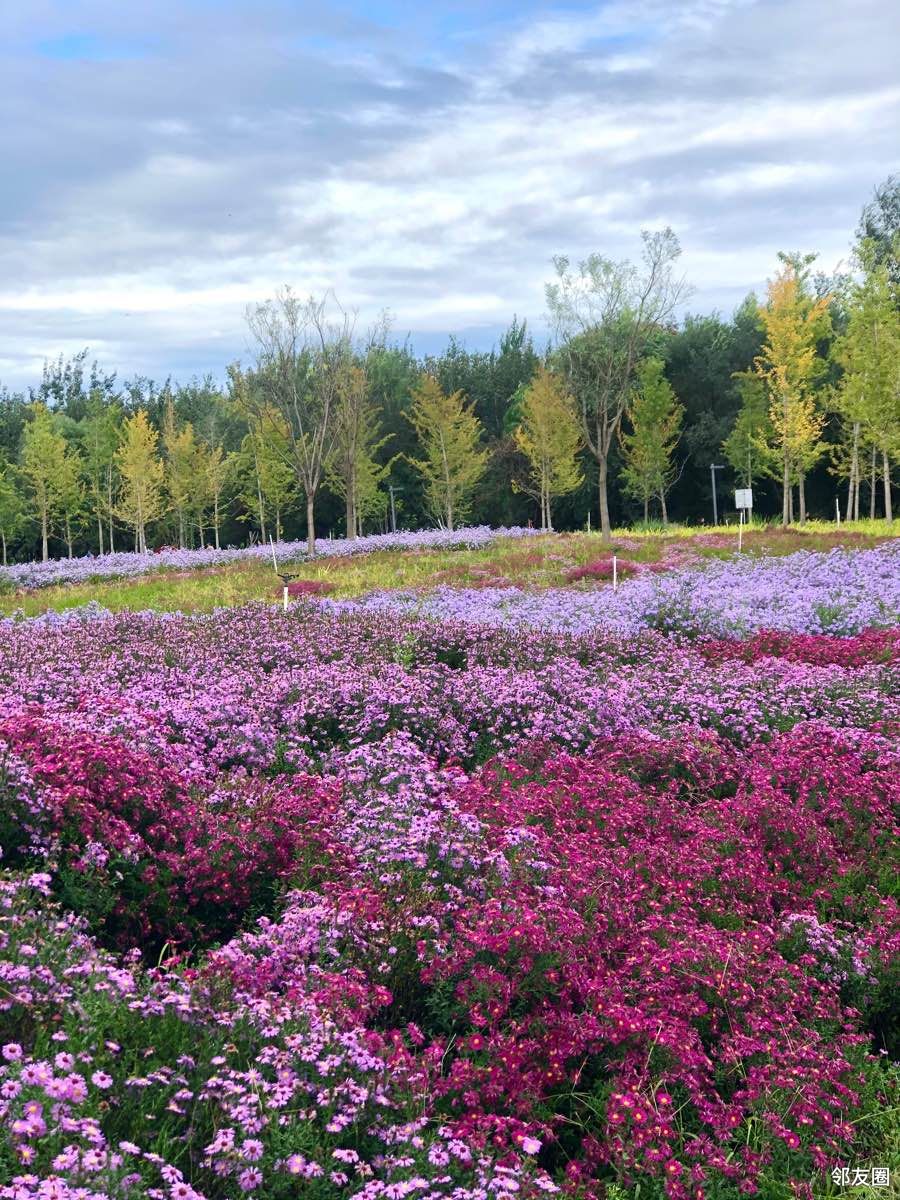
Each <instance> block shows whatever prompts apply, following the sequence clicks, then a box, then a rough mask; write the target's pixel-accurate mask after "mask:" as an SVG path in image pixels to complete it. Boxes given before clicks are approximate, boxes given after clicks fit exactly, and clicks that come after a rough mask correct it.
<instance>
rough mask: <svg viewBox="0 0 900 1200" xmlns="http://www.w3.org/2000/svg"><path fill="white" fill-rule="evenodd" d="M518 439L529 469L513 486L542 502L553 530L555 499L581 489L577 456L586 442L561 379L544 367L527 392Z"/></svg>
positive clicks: (544, 523)
mask: <svg viewBox="0 0 900 1200" xmlns="http://www.w3.org/2000/svg"><path fill="white" fill-rule="evenodd" d="M513 437H514V438H515V442H516V445H517V446H518V447H519V449H520V450H521V451H522V453H523V454H524V455H525V457H526V458H527V459H528V466H529V472H528V479H527V481H521V480H515V481H514V482H513V488H514V489H515V490H516V491H521V492H524V493H525V494H526V495H527V496H533V497H534V498H535V500H537V501H538V502H539V503H540V506H541V529H552V528H553V523H552V517H551V511H550V507H551V502H552V500H553V497H554V496H565V495H568V494H569V492H574V491H575V490H576V488H578V487H580V486H581V482H582V479H583V475H582V472H581V467H580V465H579V462H578V452H579V451H580V450H581V448H582V446H583V444H584V443H583V440H582V436H581V422H580V418H579V414H578V413H577V412H576V410H575V406H574V404H573V403H572V399H571V397H570V396H569V393H568V392H567V391H566V388H565V385H564V384H563V382H562V380H561V379H560V378H559V376H558V375H555V374H554V373H553V372H552V371H549V370H548V369H547V368H546V367H543V366H542V367H539V368H538V372H537V374H536V375H535V377H534V379H532V381H531V383H529V385H528V387H527V388H525V391H524V394H523V397H522V401H521V404H520V406H519V424H518V425H517V426H516V428H515V430H514V432H513Z"/></svg>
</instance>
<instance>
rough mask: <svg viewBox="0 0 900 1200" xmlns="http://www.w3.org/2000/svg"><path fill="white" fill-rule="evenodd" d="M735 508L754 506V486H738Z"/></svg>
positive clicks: (735, 494) (735, 495)
mask: <svg viewBox="0 0 900 1200" xmlns="http://www.w3.org/2000/svg"><path fill="white" fill-rule="evenodd" d="M734 507H735V508H752V507H753V488H738V489H737V490H736V491H735V493H734Z"/></svg>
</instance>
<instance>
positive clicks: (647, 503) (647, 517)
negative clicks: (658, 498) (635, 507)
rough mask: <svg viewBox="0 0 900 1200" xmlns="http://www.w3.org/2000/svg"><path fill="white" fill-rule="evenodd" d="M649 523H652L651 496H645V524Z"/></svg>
mask: <svg viewBox="0 0 900 1200" xmlns="http://www.w3.org/2000/svg"><path fill="white" fill-rule="evenodd" d="M649 523H650V497H649V496H645V497H644V524H645V525H649Z"/></svg>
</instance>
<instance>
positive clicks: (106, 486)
mask: <svg viewBox="0 0 900 1200" xmlns="http://www.w3.org/2000/svg"><path fill="white" fill-rule="evenodd" d="M121 423H122V410H121V407H120V406H119V403H118V401H107V400H106V399H104V397H103V396H102V395H101V394H100V393H99V392H97V391H92V392H91V393H90V395H89V396H88V400H87V406H86V410H85V415H84V417H83V418H82V419H81V421H80V422H79V425H80V430H79V432H80V435H81V445H82V450H83V454H84V467H83V470H84V478H85V481H86V484H87V494H88V497H89V498H90V504H91V508H92V509H93V519H94V520H95V521H96V523H97V543H98V547H99V550H100V553H101V554H103V553H104V549H105V542H104V526H106V528H107V530H108V533H109V550H110V553H112V552H113V550H114V549H115V538H114V533H113V519H114V511H115V502H114V496H115V489H116V479H115V454H116V450H117V448H118V445H119V435H120V428H121Z"/></svg>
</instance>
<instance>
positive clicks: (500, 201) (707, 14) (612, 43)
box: [0, 0, 900, 382]
mask: <svg viewBox="0 0 900 1200" xmlns="http://www.w3.org/2000/svg"><path fill="white" fill-rule="evenodd" d="M152 8H153V10H154V11H156V6H152ZM237 8H238V10H241V5H238V6H237ZM107 11H108V12H109V13H112V12H113V11H114V10H113V9H112V8H109V9H108V10H107ZM173 11H174V10H173ZM187 12H188V9H183V10H181V12H180V14H179V21H180V23H179V22H175V23H174V24H172V23H171V22H169V23H167V22H166V21H163V22H162V34H161V36H163V35H165V36H166V37H170V38H172V39H175V40H173V41H171V43H170V44H169V48H168V49H166V44H165V42H164V44H163V47H162V49H161V50H160V51H159V52H158V54H157V55H156V56H155V57H154V58H152V59H148V60H147V61H146V62H140V61H138V62H129V63H128V64H127V66H126V67H125V68H124V69H122V70H118V69H117V68H116V65H115V64H113V65H112V66H110V68H109V70H108V72H107V74H106V75H104V76H103V78H102V79H100V78H99V77H97V76H95V75H93V74H91V73H85V72H81V73H79V74H77V75H73V74H71V73H70V72H68V70H67V66H66V64H65V63H52V62H51V63H47V62H44V63H40V62H38V61H37V60H34V61H25V65H24V66H23V65H22V62H21V61H19V59H21V57H22V56H21V51H19V59H17V60H16V62H15V63H12V60H10V62H9V63H8V65H9V66H10V70H12V71H14V72H15V71H18V72H19V74H18V75H15V74H14V75H13V77H11V78H10V80H9V83H8V88H7V91H8V94H10V95H12V96H18V95H28V94H30V95H34V94H41V95H43V96H44V97H45V99H44V103H43V106H35V105H34V104H33V103H31V104H29V105H28V106H25V105H24V104H23V105H22V107H21V108H20V109H18V111H17V112H16V113H14V114H13V118H12V119H11V120H10V121H9V122H8V124H7V126H6V129H5V131H4V130H2V129H0V141H4V140H5V143H6V145H5V150H6V154H5V161H7V162H8V163H9V164H10V171H9V181H10V182H9V186H8V187H7V188H6V189H5V193H4V195H3V197H0V218H3V220H2V223H0V229H3V228H5V229H6V230H7V231H8V232H7V233H5V234H4V233H0V313H2V319H0V372H2V376H3V378H4V379H5V380H6V381H12V382H17V381H20V380H24V379H25V378H26V377H27V376H28V375H29V374H30V373H31V372H33V369H34V363H35V361H36V360H37V359H39V358H40V357H42V356H44V355H47V356H53V355H55V354H56V353H58V351H59V349H60V348H70V347H75V346H79V345H83V344H85V343H90V344H92V345H93V347H94V348H95V349H97V348H99V347H103V349H104V352H105V353H108V354H109V355H110V356H113V357H112V358H111V361H110V365H117V366H121V367H122V368H123V369H124V370H125V371H126V372H127V371H128V370H129V369H131V368H133V367H135V366H137V365H140V366H141V369H144V370H146V369H151V368H152V369H154V370H156V372H157V373H159V374H165V373H167V371H168V368H169V364H170V363H171V362H172V361H174V362H177V363H180V364H183V363H185V362H191V363H192V365H194V366H195V367H196V368H197V369H198V370H202V369H207V368H208V369H214V370H217V371H220V370H221V369H222V366H223V364H224V361H225V360H226V359H227V357H228V356H229V355H230V354H239V353H241V351H242V349H243V347H244V344H245V340H246V338H245V333H244V328H243V312H244V308H245V305H246V303H247V302H248V301H252V300H254V299H261V298H263V297H264V296H266V295H267V294H269V293H271V291H272V290H273V289H274V288H275V287H276V286H278V285H279V284H280V283H283V282H290V283H292V284H293V285H294V286H295V287H296V288H297V289H298V290H299V291H300V292H308V291H320V290H323V289H324V288H326V287H328V286H332V285H333V286H334V287H335V288H336V289H337V291H338V294H339V295H340V296H341V298H342V300H343V301H344V302H345V303H347V304H349V305H351V306H358V307H359V309H360V318H361V321H362V322H363V323H365V322H366V321H368V320H369V319H370V318H371V317H373V316H374V314H375V313H376V312H377V311H378V310H380V309H381V308H383V307H388V308H390V309H391V310H392V311H394V312H395V313H396V314H397V319H398V325H399V326H400V327H401V328H403V329H404V330H405V329H407V328H409V329H411V330H412V331H413V334H415V332H416V331H417V330H420V331H422V332H428V333H434V332H436V331H440V330H447V331H448V332H449V331H450V330H457V331H458V330H464V329H466V328H467V327H471V328H475V327H488V326H497V325H502V324H504V323H505V322H506V320H507V319H508V318H509V317H511V315H512V313H513V312H517V313H518V314H519V315H520V316H522V315H525V316H528V317H529V318H531V319H532V320H533V321H537V322H538V323H539V322H540V319H541V316H542V312H543V289H542V282H543V280H544V279H546V278H547V277H548V275H549V273H550V266H549V260H550V257H551V255H552V254H554V253H559V252H565V253H568V254H570V255H571V256H572V257H573V258H577V257H579V256H582V255H584V254H586V253H588V252H590V251H592V250H599V251H601V252H603V253H607V254H609V255H611V256H625V255H633V254H634V253H636V251H637V248H638V247H637V234H638V230H639V229H640V227H641V226H643V225H656V226H658V225H661V224H665V223H671V224H672V225H673V227H674V228H675V229H676V232H678V233H679V234H680V236H681V237H682V240H683V243H684V248H685V253H684V259H683V266H684V270H685V272H686V274H687V275H688V276H689V277H690V278H691V279H692V280H693V282H694V283H695V284H696V285H697V288H698V292H697V295H696V296H695V299H694V301H693V307H694V308H703V307H712V306H713V305H715V304H722V303H723V302H727V303H730V302H731V301H732V300H733V298H734V296H735V295H736V294H737V295H739V294H740V293H742V292H745V291H746V290H749V288H751V287H759V286H760V285H761V283H762V282H763V280H764V278H765V275H766V274H767V273H768V272H769V271H770V270H771V267H772V264H773V263H774V261H775V254H776V251H777V250H779V249H781V248H795V247H796V248H799V247H800V246H801V245H802V246H803V248H809V249H821V250H822V253H823V265H825V266H830V265H832V263H833V260H834V259H836V258H837V257H839V256H840V255H841V254H842V253H844V251H845V248H846V245H847V243H848V241H849V239H850V237H851V235H852V230H853V227H854V225H855V222H856V218H857V215H858V211H859V208H860V206H861V204H862V203H863V202H864V201H865V200H866V199H867V197H868V195H869V193H870V189H871V187H872V186H873V185H874V184H875V183H876V182H878V181H879V180H880V179H882V178H883V177H884V176H886V175H887V174H888V173H889V171H890V170H891V168H892V166H894V165H895V164H894V163H892V162H891V155H892V154H893V153H895V149H896V129H897V128H898V127H900V88H898V87H897V86H896V84H895V82H894V79H895V73H894V66H893V64H894V62H895V60H896V52H897V49H898V40H900V35H898V30H897V27H896V24H893V25H892V24H891V22H890V20H889V19H888V13H887V11H886V8H885V6H884V5H883V4H880V3H879V0H858V3H857V4H856V5H855V6H854V7H853V8H852V10H851V9H849V8H848V9H846V10H844V9H842V10H841V11H840V13H838V12H837V11H836V10H835V11H834V12H832V10H831V9H830V8H825V9H823V8H822V7H821V6H820V5H818V4H817V2H816V0H736V2H729V0H688V2H686V3H684V4H677V5H672V4H670V3H667V2H664V0H637V2H636V3H631V2H628V3H626V2H625V0H619V2H613V3H608V4H603V5H601V4H598V5H597V7H596V8H595V9H593V10H588V11H578V12H574V11H565V10H558V11H557V12H556V13H551V14H550V15H546V14H545V15H543V16H542V17H540V18H538V19H532V20H531V21H529V20H528V19H527V15H523V17H522V19H521V20H520V21H518V22H517V23H516V24H514V25H512V26H503V25H500V24H498V23H494V24H491V25H485V26H484V27H483V29H482V30H481V31H480V33H479V36H478V37H467V38H462V39H459V38H458V39H451V40H446V41H444V42H443V43H441V44H440V45H431V46H429V47H428V48H427V53H426V52H425V51H423V50H422V47H421V45H419V44H417V43H416V42H415V41H414V40H409V39H407V38H405V37H404V36H403V35H400V36H399V37H392V36H390V34H389V33H388V32H387V31H385V30H378V29H375V28H373V27H372V26H371V25H369V26H364V25H360V27H359V28H355V29H354V30H352V31H351V34H347V36H346V38H345V40H344V41H343V42H342V41H341V40H340V37H341V36H343V35H341V34H339V33H335V32H334V31H332V34H331V35H329V37H330V40H328V41H327V43H326V44H325V46H324V47H322V48H319V49H318V50H317V51H316V53H315V54H314V55H311V56H307V57H304V56H303V54H302V53H301V52H300V51H296V53H295V52H294V51H292V50H288V49H287V48H286V47H287V46H288V45H289V39H287V37H286V31H285V30H284V29H282V28H280V27H279V25H278V23H277V20H276V17H278V19H279V20H281V19H283V18H284V13H285V10H284V9H283V8H281V7H280V6H279V7H278V9H277V12H276V9H275V8H272V9H271V11H270V10H269V9H268V8H267V7H266V6H265V5H263V4H259V5H253V6H251V5H250V4H249V0H248V2H247V4H246V7H245V8H243V9H242V10H241V18H242V19H241V20H240V21H238V22H237V23H236V24H233V25H232V26H227V25H226V27H224V28H223V29H222V30H221V31H220V33H219V34H218V35H210V32H209V29H208V28H207V27H206V26H204V25H203V23H202V22H200V23H198V24H196V25H195V26H193V27H192V26H191V25H190V21H189V20H188V17H187V16H186V15H185V13H187ZM133 13H136V14H137V16H136V17H134V19H144V20H149V19H150V16H151V15H152V13H151V9H150V8H148V7H146V6H145V5H142V4H137V5H136V7H135V9H134V10H129V14H133ZM170 15H171V14H170ZM42 19H43V20H49V17H48V16H47V14H46V13H45V14H44V17H43V18H42ZM125 19H126V18H125V16H124V15H123V10H121V9H117V10H115V21H116V22H120V23H121V22H123V21H125ZM299 19H300V17H299V16H298V17H297V20H298V21H299ZM110 20H112V17H110ZM224 20H225V17H223V21H224ZM119 28H120V26H119V25H116V29H119ZM121 31H123V36H124V34H125V33H127V32H128V30H127V28H125V27H124V26H123V27H122V30H120V32H121ZM351 35H352V36H351ZM838 35H839V37H840V45H839V53H837V54H836V53H835V47H834V45H833V44H832V38H833V37H835V36H838ZM20 36H22V35H21V31H20ZM216 36H219V37H220V40H219V41H218V42H217V41H216ZM178 38H181V39H183V40H182V41H181V42H179V41H178V40H177V39H178ZM335 39H336V40H335ZM332 42H334V45H333V48H332ZM435 64H437V65H435ZM40 84H43V85H44V90H43V91H41V92H39V91H38V86H39V85H40ZM60 88H67V89H68V90H66V91H65V103H64V104H58V103H57V99H56V92H57V91H58V90H59V89H60ZM3 152H4V146H2V145H0V153H3ZM829 260H830V261H829ZM135 318H138V319H135ZM192 347H196V350H195V351H192ZM192 352H193V353H195V357H194V358H193V359H192V358H191V354H192ZM209 356H212V358H210V357H209Z"/></svg>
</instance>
